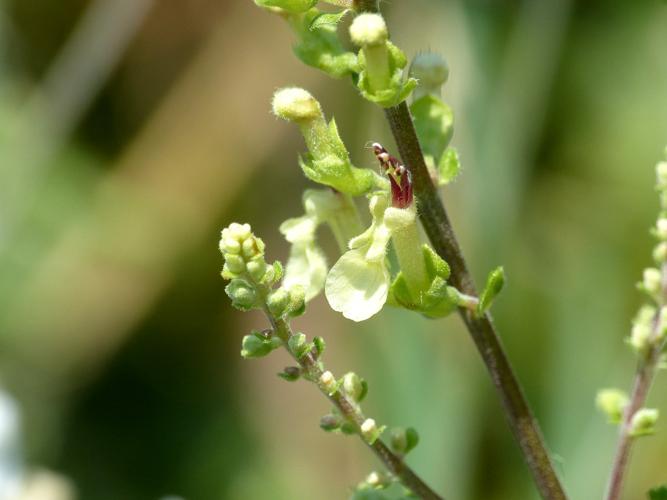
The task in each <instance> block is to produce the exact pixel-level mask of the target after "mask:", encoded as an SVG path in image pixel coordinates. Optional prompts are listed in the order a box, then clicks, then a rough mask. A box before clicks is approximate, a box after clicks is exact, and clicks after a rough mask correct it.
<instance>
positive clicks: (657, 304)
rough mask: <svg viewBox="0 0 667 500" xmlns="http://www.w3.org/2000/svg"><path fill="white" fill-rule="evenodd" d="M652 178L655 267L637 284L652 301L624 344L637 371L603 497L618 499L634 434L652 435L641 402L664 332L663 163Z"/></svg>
mask: <svg viewBox="0 0 667 500" xmlns="http://www.w3.org/2000/svg"><path fill="white" fill-rule="evenodd" d="M666 156H667V151H666ZM656 177H657V186H656V188H657V190H658V193H659V195H660V205H661V213H660V216H659V218H658V221H657V223H656V226H655V228H654V229H653V231H652V232H653V235H654V236H655V237H656V238H657V239H658V245H657V246H656V247H655V250H654V251H653V257H654V259H655V261H656V264H657V266H658V268H648V269H645V270H644V275H643V280H642V282H641V283H640V284H639V289H640V290H642V291H643V292H644V293H646V295H647V296H648V297H649V298H650V300H651V301H652V302H653V304H652V305H644V306H643V307H642V308H641V309H640V311H639V313H638V314H637V317H636V318H635V320H634V325H633V328H632V333H631V334H630V338H629V339H628V344H629V345H630V346H631V347H632V349H633V350H634V351H635V353H636V354H637V356H638V361H637V370H636V373H635V379H634V383H633V387H632V393H631V394H630V398H629V401H627V402H626V404H625V406H624V407H623V408H622V409H620V411H616V412H615V413H616V414H619V413H620V414H622V419H621V421H620V429H619V438H618V444H617V446H616V452H615V454H614V459H613V464H612V470H611V474H610V477H609V483H608V485H607V494H606V496H605V498H606V500H618V499H620V498H621V494H622V491H623V483H624V480H625V475H626V471H627V468H628V462H629V459H630V452H631V450H632V445H633V443H634V441H635V439H636V438H637V437H640V436H645V435H650V434H653V432H654V431H655V424H656V421H657V419H658V411H657V410H655V409H651V408H645V407H644V405H645V403H646V400H647V398H648V394H649V390H650V388H651V385H652V384H653V381H654V379H655V376H656V374H657V372H658V370H659V368H660V364H661V362H662V361H663V360H664V358H663V351H664V350H665V342H666V340H665V337H666V333H667V331H666V330H667V328H666V327H667V317H666V316H667V314H666V313H667V253H666V252H665V251H664V248H665V244H666V243H667V162H665V161H663V162H660V163H658V165H657V167H656ZM604 392H607V391H603V393H604ZM603 409H604V408H603ZM612 410H613V408H612Z"/></svg>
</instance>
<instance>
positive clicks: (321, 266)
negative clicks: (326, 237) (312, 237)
mask: <svg viewBox="0 0 667 500" xmlns="http://www.w3.org/2000/svg"><path fill="white" fill-rule="evenodd" d="M328 269H329V268H328V267H327V259H326V257H325V256H324V253H323V252H322V250H321V249H320V248H319V247H318V246H317V245H316V244H315V243H314V242H312V241H311V242H306V243H295V244H293V245H292V248H291V250H290V256H289V259H288V260H287V266H286V267H285V277H284V279H283V284H284V285H285V287H286V288H287V289H290V288H291V287H293V286H294V285H300V286H302V287H303V289H304V291H305V294H306V302H307V301H309V300H311V299H312V298H314V297H315V296H317V294H318V293H320V292H321V291H322V288H323V287H324V280H325V279H326V277H327V271H328Z"/></svg>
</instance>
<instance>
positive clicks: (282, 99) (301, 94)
mask: <svg viewBox="0 0 667 500" xmlns="http://www.w3.org/2000/svg"><path fill="white" fill-rule="evenodd" d="M273 113H274V114H275V115H276V116H278V117H280V118H282V119H283V120H287V121H293V122H302V121H307V120H313V119H315V118H319V117H321V116H322V108H321V107H320V103H319V102H317V99H315V98H314V97H313V96H312V95H311V93H310V92H308V91H307V90H304V89H302V88H298V87H288V88H284V89H281V90H278V91H277V92H276V93H275V94H274V95H273Z"/></svg>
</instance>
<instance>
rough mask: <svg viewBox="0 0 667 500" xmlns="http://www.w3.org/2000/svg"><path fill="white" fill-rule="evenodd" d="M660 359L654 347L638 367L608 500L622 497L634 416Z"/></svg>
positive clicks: (658, 352)
mask: <svg viewBox="0 0 667 500" xmlns="http://www.w3.org/2000/svg"><path fill="white" fill-rule="evenodd" d="M659 359H660V349H658V348H653V349H652V352H651V353H650V354H649V356H648V359H646V360H642V361H641V362H640V363H639V367H638V368H637V374H636V376H635V382H634V386H633V388H632V395H631V396H630V402H629V403H628V407H627V408H626V410H625V412H624V414H623V423H622V424H621V430H620V436H619V439H618V445H617V446H616V453H615V455H614V462H613V466H612V470H611V476H610V477H609V484H608V486H607V495H606V497H605V498H606V499H607V500H618V499H619V498H621V491H622V488H623V480H624V479H625V471H626V470H627V465H628V460H629V458H630V450H631V448H632V443H633V442H634V438H633V437H632V436H631V435H630V429H631V424H632V417H634V416H635V413H637V410H639V409H640V408H642V407H643V406H644V403H645V402H646V396H647V395H648V391H649V388H650V387H651V383H652V382H653V379H654V375H655V371H656V366H657V363H658V360H659Z"/></svg>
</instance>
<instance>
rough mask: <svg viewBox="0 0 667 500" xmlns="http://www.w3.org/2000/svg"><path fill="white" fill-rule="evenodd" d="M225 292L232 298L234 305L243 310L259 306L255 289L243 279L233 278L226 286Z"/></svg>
mask: <svg viewBox="0 0 667 500" xmlns="http://www.w3.org/2000/svg"><path fill="white" fill-rule="evenodd" d="M225 292H226V293H227V295H228V296H229V298H230V299H232V305H233V306H234V307H236V308H237V309H240V310H242V311H248V310H250V309H253V308H254V307H256V306H257V293H256V292H255V289H254V288H253V287H252V286H251V285H250V284H249V283H248V282H247V281H244V280H242V279H233V280H232V281H231V282H230V283H229V284H228V285H227V286H226V287H225Z"/></svg>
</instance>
